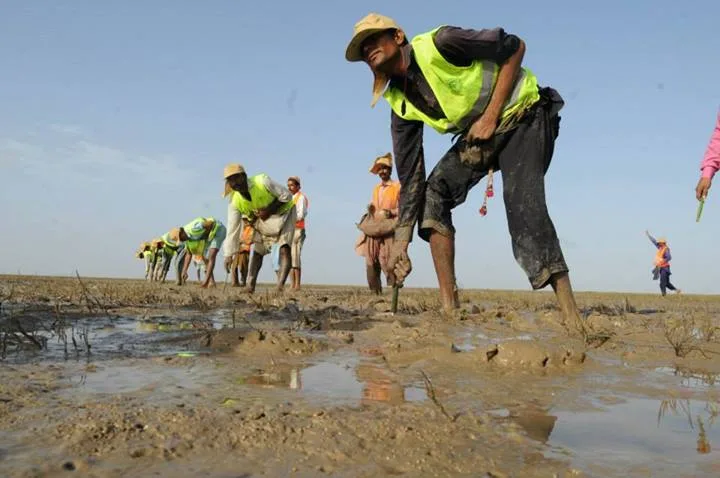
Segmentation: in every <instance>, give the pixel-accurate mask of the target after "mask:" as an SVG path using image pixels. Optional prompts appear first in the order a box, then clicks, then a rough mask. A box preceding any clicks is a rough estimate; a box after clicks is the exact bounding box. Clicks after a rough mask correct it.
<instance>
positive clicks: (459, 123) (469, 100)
mask: <svg viewBox="0 0 720 478" xmlns="http://www.w3.org/2000/svg"><path fill="white" fill-rule="evenodd" d="M524 53H525V43H524V42H523V41H522V40H521V39H519V38H518V37H517V36H515V35H510V34H507V33H506V32H505V31H504V30H503V29H501V28H496V29H492V30H467V29H462V28H458V27H453V26H442V27H439V28H436V29H434V30H432V31H429V32H427V33H423V34H421V35H418V36H416V37H414V38H413V39H412V40H410V41H408V39H407V37H406V36H405V33H404V31H403V30H402V28H400V27H399V26H398V24H397V23H395V21H394V20H392V19H391V18H388V17H385V16H382V15H378V14H375V13H371V14H370V15H368V16H366V17H365V18H363V19H362V20H360V21H359V22H358V23H356V24H355V28H354V34H353V37H352V39H351V41H350V43H349V45H348V46H347V50H346V55H345V57H346V59H347V60H348V61H351V62H359V61H363V62H365V63H366V64H367V65H368V66H369V67H370V69H371V71H372V72H373V75H374V83H373V98H372V101H371V106H372V105H375V103H376V102H377V101H378V100H379V98H380V96H383V97H384V98H385V100H386V101H387V102H388V103H389V105H390V108H391V110H392V113H391V122H390V123H391V133H392V140H393V149H394V156H395V163H396V168H397V172H398V176H399V179H400V183H401V193H400V217H399V221H398V225H397V228H396V230H395V245H394V247H393V250H392V251H391V253H390V260H389V262H390V265H391V266H392V267H394V270H395V273H396V277H397V278H398V280H399V281H402V280H404V278H405V277H406V276H407V275H408V274H409V273H410V271H411V270H412V264H411V262H410V258H409V257H408V254H407V249H408V245H409V243H410V240H411V238H412V230H413V227H414V225H415V223H416V221H417V222H418V223H419V224H418V233H419V236H420V237H421V238H422V239H423V240H425V241H428V242H429V243H430V250H431V253H432V256H433V262H434V264H435V270H436V273H437V277H438V283H439V286H440V295H441V299H442V303H443V306H444V307H445V309H454V308H457V307H458V305H459V304H458V296H457V286H456V278H455V264H454V263H455V228H454V227H453V224H452V214H451V211H452V209H454V208H455V207H456V206H459V205H460V204H462V203H463V202H465V198H466V197H467V194H468V191H469V190H470V189H471V188H472V187H473V186H475V185H476V184H478V182H479V181H480V180H481V179H482V178H483V177H485V176H487V177H488V182H489V185H488V188H487V189H486V198H487V197H492V188H491V183H490V178H491V177H492V172H493V171H497V170H500V171H501V172H502V178H503V196H504V197H503V198H504V202H505V212H506V215H507V220H508V227H509V230H510V237H511V241H512V249H513V253H514V256H515V259H516V260H517V262H518V263H519V264H520V266H521V267H522V268H523V269H524V271H525V273H526V274H527V276H528V278H529V280H530V284H531V286H532V287H533V289H541V288H544V287H546V286H547V285H548V284H549V285H551V286H552V287H553V289H554V290H555V293H556V295H557V298H558V302H559V304H560V308H561V310H562V312H563V316H564V318H565V319H579V314H578V310H577V306H576V304H575V299H574V296H573V292H572V288H571V285H570V279H569V276H568V266H567V264H566V263H565V259H564V257H563V253H562V250H561V249H560V243H559V241H558V237H557V234H556V231H555V228H554V226H553V223H552V221H551V219H550V216H549V215H548V211H547V206H546V203H545V186H544V184H545V182H544V175H545V172H546V171H547V169H548V166H549V165H550V160H551V158H552V153H553V147H554V143H555V138H556V137H557V135H558V131H559V123H560V118H559V116H558V112H559V111H560V109H561V108H562V106H563V100H562V98H561V97H560V95H559V94H558V93H557V92H556V91H555V90H553V89H551V88H539V87H538V84H537V79H536V77H535V75H534V74H533V73H532V72H531V71H530V70H528V69H526V68H523V67H522V66H521V65H522V59H523V55H524ZM424 125H428V126H430V127H431V128H433V129H435V130H436V131H437V132H439V133H441V134H448V133H449V134H453V135H456V141H455V142H454V143H453V145H452V147H451V148H450V150H449V151H448V152H447V153H446V154H445V155H444V156H443V157H442V158H441V159H440V161H439V162H438V164H437V165H436V166H435V168H434V169H433V170H432V172H431V173H430V175H429V176H428V178H427V179H426V178H425V160H424V157H423V126H424ZM486 213H487V206H486V205H485V204H484V205H483V207H482V208H481V210H480V214H481V215H484V214H486ZM478 240H481V239H480V238H478Z"/></svg>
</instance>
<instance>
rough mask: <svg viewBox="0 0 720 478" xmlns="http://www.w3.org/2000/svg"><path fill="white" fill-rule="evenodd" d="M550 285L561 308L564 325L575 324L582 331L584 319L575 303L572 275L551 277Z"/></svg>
mask: <svg viewBox="0 0 720 478" xmlns="http://www.w3.org/2000/svg"><path fill="white" fill-rule="evenodd" d="M550 285H551V286H552V288H553V291H555V297H556V298H557V301H558V306H559V307H560V313H561V314H562V320H563V323H565V324H567V325H570V324H573V325H574V326H576V327H577V328H578V330H582V328H583V326H582V319H581V318H580V310H579V309H578V306H577V303H576V302H575V295H574V294H573V290H572V284H570V274H568V273H567V272H558V273H555V274H553V275H551V276H550Z"/></svg>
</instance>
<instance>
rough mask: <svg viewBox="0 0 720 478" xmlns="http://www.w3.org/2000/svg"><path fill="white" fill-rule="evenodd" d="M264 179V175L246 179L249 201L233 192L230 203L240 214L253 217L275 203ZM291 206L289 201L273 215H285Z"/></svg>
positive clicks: (265, 176)
mask: <svg viewBox="0 0 720 478" xmlns="http://www.w3.org/2000/svg"><path fill="white" fill-rule="evenodd" d="M266 179H267V175H266V174H257V175H255V176H251V177H249V178H248V186H249V190H250V201H248V200H247V199H245V198H244V197H243V196H242V194H240V193H239V192H237V191H233V195H232V203H233V205H234V206H235V207H236V208H237V210H238V211H240V213H241V214H244V215H246V216H254V215H255V213H256V212H257V211H259V210H260V209H265V208H266V207H268V206H269V205H271V204H272V203H273V201H275V196H273V195H272V194H271V193H270V191H268V189H267V188H266V187H265V180H266ZM293 206H294V204H293V202H292V201H289V202H287V203H285V204H283V205H282V206H280V209H278V210H277V212H276V213H275V214H285V213H286V212H288V211H289V210H290V209H291V208H292V207H293Z"/></svg>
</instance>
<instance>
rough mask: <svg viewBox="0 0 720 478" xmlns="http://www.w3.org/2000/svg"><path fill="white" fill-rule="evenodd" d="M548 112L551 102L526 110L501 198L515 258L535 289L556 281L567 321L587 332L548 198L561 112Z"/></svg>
mask: <svg viewBox="0 0 720 478" xmlns="http://www.w3.org/2000/svg"><path fill="white" fill-rule="evenodd" d="M549 111H550V110H549V109H548V106H547V105H544V104H539V105H538V106H536V107H535V108H534V109H533V110H531V111H530V112H528V117H527V118H526V119H525V120H523V121H522V122H521V123H520V125H518V127H517V129H516V130H515V131H514V132H512V133H511V134H512V136H510V138H509V140H508V142H507V144H506V146H505V147H504V149H503V150H502V151H501V152H500V154H499V161H498V162H499V165H500V170H501V172H502V177H503V201H504V203H505V213H506V215H507V221H508V229H509V232H510V238H511V242H512V249H513V255H514V256H515V260H516V261H517V262H518V264H519V265H520V266H521V267H522V268H523V270H524V271H525V273H526V274H527V276H528V279H529V280H530V284H531V285H532V287H533V289H542V288H544V287H545V286H547V285H548V284H550V285H551V286H552V288H553V290H554V291H555V295H556V297H557V300H558V306H559V307H560V310H561V313H562V319H563V322H564V323H565V324H566V325H572V326H573V327H575V328H576V329H577V330H578V331H579V332H584V331H585V327H584V324H583V323H582V321H581V318H580V311H579V310H578V308H577V304H576V302H575V297H574V294H573V290H572V286H571V284H570V276H569V274H568V270H569V269H568V266H567V264H566V263H565V258H564V256H563V252H562V248H561V247H560V240H559V239H558V236H557V232H556V231H555V226H554V225H553V222H552V219H550V214H549V212H548V209H547V203H546V200H545V173H546V171H547V169H548V167H549V166H550V161H551V159H552V155H553V151H554V145H555V138H556V137H557V135H558V131H559V124H560V119H559V117H557V116H552V117H551V116H550V115H549Z"/></svg>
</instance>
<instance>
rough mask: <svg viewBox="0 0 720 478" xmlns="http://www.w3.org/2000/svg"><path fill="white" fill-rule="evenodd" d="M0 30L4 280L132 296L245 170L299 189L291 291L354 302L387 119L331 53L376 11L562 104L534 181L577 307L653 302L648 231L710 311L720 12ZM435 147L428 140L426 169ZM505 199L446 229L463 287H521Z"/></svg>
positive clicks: (118, 21) (324, 13) (210, 20)
mask: <svg viewBox="0 0 720 478" xmlns="http://www.w3.org/2000/svg"><path fill="white" fill-rule="evenodd" d="M61 3H62V5H61ZM425 3H426V4H425ZM0 10H1V13H0V67H1V69H2V73H1V74H0V105H2V106H1V107H0V175H1V177H2V178H3V181H2V187H1V188H0V203H1V204H2V211H3V216H4V224H5V228H4V231H3V233H2V235H1V236H0V249H1V250H2V251H3V257H2V260H1V261H0V271H1V272H5V273H16V272H18V271H21V272H22V273H29V274H71V273H73V271H74V270H75V269H76V268H77V269H78V270H79V271H80V273H81V274H83V275H95V276H119V277H133V276H134V277H139V276H142V274H143V265H142V263H141V261H139V260H137V259H134V258H133V254H132V253H133V251H134V250H135V249H136V248H137V246H138V244H139V243H140V242H141V241H143V240H145V239H150V238H151V237H153V236H157V235H159V234H162V233H163V232H165V231H167V230H168V229H170V228H171V227H173V226H175V225H180V224H184V223H185V222H187V221H188V220H190V219H193V218H194V217H196V216H198V215H215V216H217V217H220V218H224V217H225V208H226V205H225V202H224V201H223V200H222V199H221V197H220V193H221V191H222V178H221V172H222V168H223V165H224V164H225V163H227V162H230V161H233V162H234V161H238V162H241V163H243V164H244V165H245V166H246V168H247V169H248V171H249V172H250V173H255V172H267V173H268V174H270V175H271V177H273V178H275V179H277V180H279V181H284V180H285V179H286V178H287V177H288V176H290V175H299V176H301V177H302V179H303V186H304V191H305V192H306V193H307V195H308V196H309V197H310V200H311V205H310V215H309V218H308V239H307V242H306V248H305V256H304V265H305V270H304V278H305V280H306V281H308V282H322V283H344V284H363V283H364V280H365V278H364V267H363V261H362V259H361V258H360V257H358V256H356V255H355V254H354V251H353V243H354V241H355V239H356V237H357V230H356V229H355V226H354V222H355V221H357V219H358V218H359V216H360V215H361V213H362V211H363V209H364V207H365V205H366V203H367V202H368V200H369V197H370V192H371V189H372V187H373V185H374V184H375V182H376V178H375V177H374V176H371V175H370V174H369V173H368V172H367V169H368V166H369V164H370V162H371V161H372V159H373V158H374V157H375V156H376V155H377V154H380V153H384V152H386V151H389V150H390V149H391V142H390V134H389V108H388V106H387V104H385V103H384V102H381V103H378V106H377V107H376V108H375V109H371V108H370V107H369V103H370V97H371V95H370V86H371V74H370V72H369V70H368V68H367V67H366V66H365V65H363V64H351V63H347V62H346V61H345V59H344V50H345V46H346V44H347V41H348V40H349V38H350V36H351V33H352V28H353V24H354V23H355V22H356V21H357V20H358V19H360V18H361V17H362V16H363V15H365V14H366V13H368V12H370V11H378V12H380V13H384V14H386V15H389V16H392V17H394V18H395V19H396V20H397V21H398V22H399V23H400V24H401V25H402V26H403V27H404V29H405V30H406V32H407V33H408V35H410V36H412V35H414V34H417V33H421V32H424V31H427V30H429V29H431V28H433V27H435V26H437V25H439V24H453V25H458V26H463V27H468V28H484V27H487V28H491V27H496V26H502V27H503V28H505V29H506V30H507V31H508V32H511V33H514V34H517V35H518V36H520V37H521V38H523V39H524V40H525V42H526V44H527V54H526V56H525V62H524V64H525V66H527V67H529V68H530V69H532V70H533V72H535V73H536V75H537V76H538V77H539V81H540V82H541V83H542V84H543V85H548V86H553V87H554V88H556V89H557V90H558V91H559V92H560V93H561V94H562V95H563V97H564V98H565V100H566V106H565V108H564V109H563V111H562V116H563V119H562V126H561V133H560V137H559V138H558V141H557V144H556V152H555V157H554V159H553V163H552V166H551V168H550V171H549V172H548V176H547V181H546V182H547V194H548V203H549V207H550V211H551V215H552V217H553V219H554V221H555V225H556V227H557V229H558V231H559V235H560V238H561V241H562V244H563V246H564V251H565V255H566V258H567V261H568V263H569V264H570V268H571V271H572V272H571V273H572V277H573V279H574V281H575V287H576V289H578V290H613V291H616V290H621V291H654V290H656V286H657V283H656V282H653V281H651V280H650V269H651V262H652V258H653V254H654V251H653V248H652V246H651V245H650V244H649V242H648V241H647V240H646V239H645V237H644V235H643V233H644V230H645V229H646V228H648V229H650V231H651V232H653V233H655V234H656V235H665V236H667V237H668V239H669V242H670V246H671V248H672V251H673V256H674V262H673V272H674V274H673V279H674V281H675V282H676V284H677V285H678V286H680V287H682V288H684V289H685V290H687V291H688V292H701V293H717V292H718V291H720V282H719V281H718V272H717V268H716V267H715V266H714V264H712V260H713V259H712V258H713V257H714V254H713V252H714V249H715V243H714V242H713V240H714V239H715V238H717V237H718V234H719V233H720V227H719V226H718V224H719V222H720V221H718V219H719V218H720V200H718V199H716V197H715V196H716V195H718V194H720V190H719V191H716V192H715V194H712V193H711V195H710V198H709V201H708V204H707V205H706V207H705V213H704V214H705V215H704V218H703V221H702V222H701V223H700V224H695V222H694V215H695V207H696V202H695V200H694V197H693V189H694V186H695V183H696V181H697V178H698V175H699V162H700V160H701V157H702V154H703V152H704V149H705V147H706V145H707V142H708V139H709V136H710V132H711V130H712V127H713V124H714V120H715V116H716V114H717V111H718V107H719V106H720V83H719V81H720V80H719V79H720V54H719V53H718V45H719V44H720V43H719V42H720V38H719V37H718V18H720V2H717V1H710V0H707V1H694V2H673V1H669V0H656V1H648V0H642V1H640V0H637V1H633V2H629V1H617V0H613V1H604V2H592V3H590V2H577V1H558V2H552V1H547V2H538V1H532V2H531V1H515V2H481V1H474V2H470V1H466V2H417V1H393V2H375V1H370V2H330V1H327V2H312V1H306V2H290V1H286V2H282V1H281V2H240V1H229V0H228V1H205V2H197V1H193V2H191V1H180V0H173V1H170V0H162V1H161V0H157V1H153V2H146V1H140V0H129V1H124V2H97V1H90V0H75V1H72V2H55V1H50V0H46V1H40V0H38V1H33V2H30V1H24V2H22V1H16V2H3V5H2V7H1V8H0ZM449 146H450V138H449V137H442V136H440V135H438V134H436V133H435V132H434V131H432V130H427V129H426V133H425V152H426V162H427V168H428V170H429V169H430V168H432V166H433V165H434V164H435V163H436V162H437V161H438V159H439V158H440V157H441V156H442V154H443V153H444V152H445V150H446V149H447V148H448V147H449ZM716 187H720V186H716ZM498 192H500V191H498ZM501 197H502V196H501V195H498V196H496V198H495V199H493V200H491V203H490V214H489V215H488V216H487V217H485V218H481V217H479V216H478V214H477V209H478V207H479V206H480V203H481V201H482V190H481V187H478V188H476V190H473V192H472V193H471V194H470V196H469V199H468V202H467V203H466V204H464V205H463V206H461V207H459V208H458V209H456V212H455V216H454V219H455V223H456V227H457V229H458V251H457V257H458V261H457V262H458V265H457V269H458V281H459V285H460V286H461V287H483V288H520V289H528V288H529V286H528V284H527V280H526V278H525V276H524V274H523V272H522V270H521V269H520V267H519V266H518V265H517V264H516V263H515V261H514V259H513V257H512V252H511V248H510V241H509V236H508V232H507V226H506V220H505V215H504V210H503V206H502V199H501ZM411 253H412V256H413V258H414V259H415V271H414V272H413V274H412V275H411V276H410V278H409V279H408V285H411V286H434V285H435V276H434V272H433V269H432V265H431V261H430V255H429V251H428V247H427V245H426V244H425V243H423V242H422V241H421V240H419V239H417V238H416V239H415V242H414V243H413V245H412V248H411ZM269 269H270V268H269V267H267V266H266V267H265V268H264V270H263V274H262V277H261V280H267V279H270V277H271V275H270V274H271V273H270V271H269ZM220 277H221V278H222V277H224V273H223V272H220Z"/></svg>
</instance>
